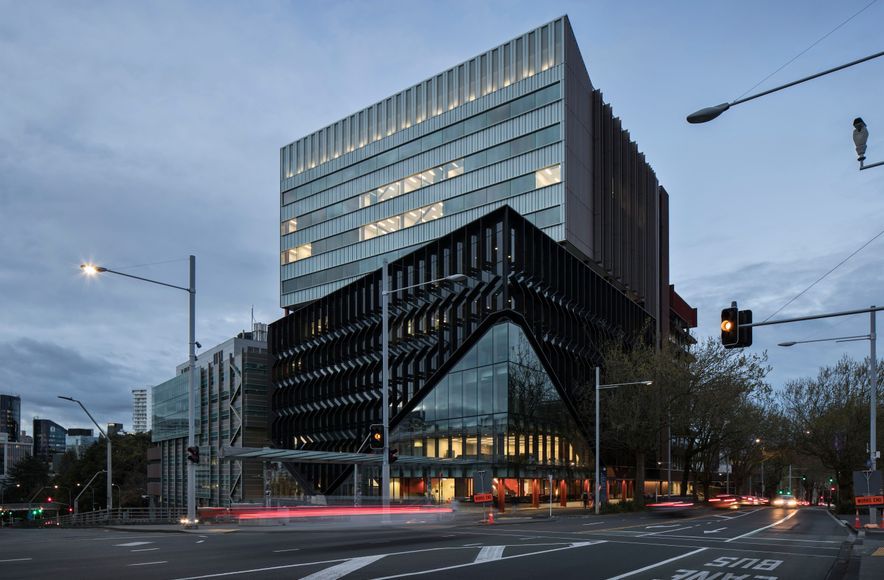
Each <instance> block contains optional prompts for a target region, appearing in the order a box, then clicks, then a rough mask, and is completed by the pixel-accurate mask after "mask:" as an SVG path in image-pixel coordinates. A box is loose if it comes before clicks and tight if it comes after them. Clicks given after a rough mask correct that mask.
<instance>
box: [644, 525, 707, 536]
mask: <svg viewBox="0 0 884 580" xmlns="http://www.w3.org/2000/svg"><path fill="white" fill-rule="evenodd" d="M692 527H694V526H685V527H683V528H675V529H674V530H660V531H659V532H649V533H647V534H639V535H638V536H636V537H637V538H644V537H645V536H656V535H658V534H665V533H668V532H680V531H682V530H689V529H691V528H692Z"/></svg>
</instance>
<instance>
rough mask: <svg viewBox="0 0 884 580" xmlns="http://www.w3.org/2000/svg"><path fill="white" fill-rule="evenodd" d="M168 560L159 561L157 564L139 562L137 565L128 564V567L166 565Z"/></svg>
mask: <svg viewBox="0 0 884 580" xmlns="http://www.w3.org/2000/svg"><path fill="white" fill-rule="evenodd" d="M168 562H169V561H168V560H160V561H159V562H139V563H138V564H129V566H153V565H154V564H167V563H168Z"/></svg>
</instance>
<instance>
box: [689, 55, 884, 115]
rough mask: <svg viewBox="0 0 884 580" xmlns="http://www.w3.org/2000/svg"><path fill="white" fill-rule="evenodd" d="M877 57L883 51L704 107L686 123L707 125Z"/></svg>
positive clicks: (694, 113)
mask: <svg viewBox="0 0 884 580" xmlns="http://www.w3.org/2000/svg"><path fill="white" fill-rule="evenodd" d="M879 56H884V51H882V52H876V53H875V54H871V55H869V56H866V57H863V58H861V59H859V60H854V61H852V62H848V63H847V64H842V65H840V66H836V67H835V68H830V69H828V70H824V71H822V72H818V73H816V74H813V75H810V76H809V77H804V78H803V79H798V80H797V81H792V82H791V83H786V84H785V85H781V86H779V87H775V88H772V89H770V90H767V91H764V92H761V93H758V94H755V95H750V96H748V97H744V98H742V99H737V100H736V101H731V102H730V103H721V104H720V105H715V106H714V107H706V108H705V109H700V110H699V111H695V112H693V113H691V114H690V115H688V118H687V120H688V123H694V124H696V123H707V122H709V121H711V120H712V119H715V118H716V117H718V116H719V115H721V114H722V113H724V112H725V111H727V110H728V109H730V108H731V107H733V106H735V105H739V104H741V103H745V102H746V101H751V100H752V99H757V98H758V97H763V96H765V95H769V94H771V93H775V92H777V91H781V90H783V89H787V88H789V87H794V86H795V85H799V84H801V83H803V82H807V81H809V80H813V79H815V78H818V77H821V76H825V75H827V74H830V73H833V72H837V71H839V70H843V69H845V68H848V67H851V66H853V65H856V64H860V63H863V62H866V61H867V60H872V59H873V58H878V57H879Z"/></svg>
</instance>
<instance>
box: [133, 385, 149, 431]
mask: <svg viewBox="0 0 884 580" xmlns="http://www.w3.org/2000/svg"><path fill="white" fill-rule="evenodd" d="M150 407H151V404H150V393H148V390H147V389H132V431H133V432H135V433H147V432H148V431H150V426H151V425H150V423H151V421H150V419H151V417H150V413H151V410H150Z"/></svg>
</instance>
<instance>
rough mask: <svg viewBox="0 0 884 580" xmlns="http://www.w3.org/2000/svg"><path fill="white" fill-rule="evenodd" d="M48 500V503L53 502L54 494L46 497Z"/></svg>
mask: <svg viewBox="0 0 884 580" xmlns="http://www.w3.org/2000/svg"><path fill="white" fill-rule="evenodd" d="M46 502H47V503H52V496H51V495H50V496H49V497H47V498H46Z"/></svg>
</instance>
